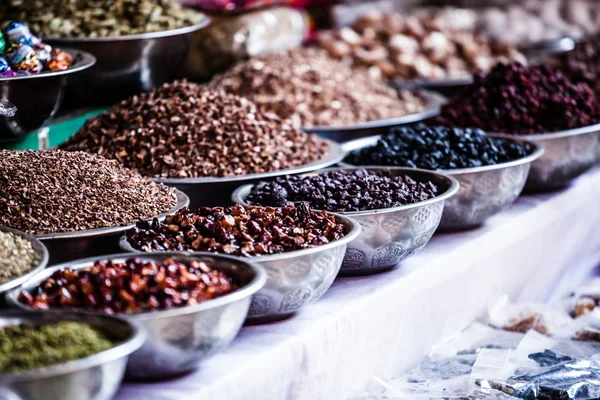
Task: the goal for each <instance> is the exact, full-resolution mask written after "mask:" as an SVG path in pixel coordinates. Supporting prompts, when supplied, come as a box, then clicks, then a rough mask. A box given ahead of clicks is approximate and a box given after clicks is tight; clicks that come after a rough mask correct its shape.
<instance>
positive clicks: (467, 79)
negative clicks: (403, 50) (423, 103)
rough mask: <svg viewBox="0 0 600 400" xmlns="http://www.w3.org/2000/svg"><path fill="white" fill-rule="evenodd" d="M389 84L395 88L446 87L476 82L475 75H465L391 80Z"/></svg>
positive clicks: (425, 88)
mask: <svg viewBox="0 0 600 400" xmlns="http://www.w3.org/2000/svg"><path fill="white" fill-rule="evenodd" d="M388 82H389V85H390V86H391V87H393V88H395V89H408V90H415V89H424V90H427V89H429V90H431V89H446V88H452V87H464V86H468V85H471V84H472V83H473V82H474V78H473V75H464V76H461V77H456V78H444V79H414V80H405V81H402V80H394V79H392V80H390V81H388Z"/></svg>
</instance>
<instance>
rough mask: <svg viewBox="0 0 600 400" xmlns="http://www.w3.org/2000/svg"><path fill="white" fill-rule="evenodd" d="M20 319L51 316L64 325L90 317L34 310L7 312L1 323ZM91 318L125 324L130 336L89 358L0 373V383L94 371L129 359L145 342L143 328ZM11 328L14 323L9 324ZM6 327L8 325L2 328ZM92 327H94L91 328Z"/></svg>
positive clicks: (127, 322) (1, 318)
mask: <svg viewBox="0 0 600 400" xmlns="http://www.w3.org/2000/svg"><path fill="white" fill-rule="evenodd" d="M19 316H21V317H32V316H39V317H40V318H43V317H47V316H51V317H50V318H55V319H56V321H55V322H65V321H75V322H82V323H86V322H85V320H86V318H87V317H89V314H86V313H83V312H79V311H75V310H61V312H55V311H51V310H44V311H39V310H33V311H29V310H27V311H25V310H23V309H21V310H11V311H8V312H6V313H2V314H1V315H0V322H1V321H2V320H3V319H6V318H19ZM94 317H97V318H100V319H103V320H105V321H106V320H112V321H113V322H115V323H119V324H125V325H127V326H128V327H129V328H130V329H131V335H130V336H129V337H128V338H127V339H126V340H124V341H123V342H121V343H119V344H117V345H115V346H113V347H111V348H110V349H107V350H104V351H101V352H99V353H96V354H92V355H91V356H88V357H84V358H79V359H76V360H72V361H67V362H64V363H60V364H53V365H49V366H47V367H39V368H35V369H31V370H26V371H19V372H13V373H8V374H0V383H10V382H19V381H27V380H34V379H36V380H37V379H44V378H51V377H54V376H57V375H68V374H72V373H75V372H79V371H84V370H86V369H89V368H93V367H96V366H99V365H103V364H106V363H109V362H112V361H116V360H118V359H121V358H124V357H128V356H129V355H131V354H132V353H133V352H135V351H136V350H138V349H139V348H140V347H142V345H143V344H144V342H145V341H146V337H147V332H146V330H145V329H143V328H142V327H140V326H138V325H136V324H133V323H131V322H129V321H127V320H125V319H123V318H118V317H116V316H112V315H108V314H97V315H94ZM0 325H2V324H0ZM10 325H14V324H10ZM4 326H7V325H4ZM92 326H93V325H92Z"/></svg>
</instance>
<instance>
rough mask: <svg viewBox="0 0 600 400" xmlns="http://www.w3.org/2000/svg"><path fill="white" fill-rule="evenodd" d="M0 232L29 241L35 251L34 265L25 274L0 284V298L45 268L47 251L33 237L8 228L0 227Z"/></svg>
mask: <svg viewBox="0 0 600 400" xmlns="http://www.w3.org/2000/svg"><path fill="white" fill-rule="evenodd" d="M0 232H11V233H13V234H15V235H18V236H21V237H22V238H24V239H27V240H28V241H30V242H31V247H32V248H33V250H34V251H35V254H36V259H37V261H36V263H35V265H34V266H33V267H32V268H31V270H30V271H29V272H27V273H26V274H23V275H21V276H19V277H17V278H15V279H11V280H10V281H7V282H4V283H0V296H2V295H3V294H4V293H5V292H7V291H9V290H11V289H13V288H16V287H17V286H19V285H21V284H22V283H23V282H25V281H27V280H28V279H29V278H31V277H32V276H33V275H35V274H36V273H38V272H39V271H41V270H43V269H44V268H46V265H48V250H47V249H46V246H44V245H43V244H42V242H40V241H39V240H38V239H36V238H35V237H33V236H31V235H28V234H26V233H25V232H21V231H18V230H16V229H12V228H8V227H6V226H0Z"/></svg>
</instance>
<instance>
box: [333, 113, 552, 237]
mask: <svg viewBox="0 0 600 400" xmlns="http://www.w3.org/2000/svg"><path fill="white" fill-rule="evenodd" d="M344 147H345V148H346V149H348V150H353V151H351V152H350V154H349V155H348V156H347V157H346V159H345V160H344V163H345V164H349V165H353V166H360V165H382V166H400V167H410V168H422V169H427V170H434V171H437V172H440V173H443V174H445V175H448V176H451V177H453V178H455V179H456V180H458V182H460V189H459V190H458V193H457V194H456V195H455V196H453V197H451V198H450V199H448V200H447V201H446V202H445V205H444V214H443V216H442V220H441V222H440V229H441V230H446V231H449V230H460V229H467V228H473V227H475V226H478V225H480V224H482V223H483V222H485V221H486V220H487V219H488V218H490V217H492V216H494V215H496V214H498V213H500V212H502V211H503V210H505V209H507V208H508V207H510V206H511V205H512V204H513V203H514V202H515V200H516V199H517V197H518V196H519V195H520V194H521V192H522V190H523V187H524V185H525V182H526V180H527V176H528V174H529V171H530V167H531V164H532V163H533V162H535V160H536V159H539V158H540V157H541V156H542V154H543V149H542V148H541V146H539V145H537V144H535V143H534V142H528V141H523V140H519V139H515V138H496V137H489V136H487V135H486V134H485V133H484V132H483V131H482V130H480V129H471V128H467V129H459V128H447V127H443V126H433V127H427V126H425V125H417V126H415V127H399V128H395V129H392V130H391V131H390V132H389V133H388V134H386V135H382V136H381V137H372V138H365V139H361V140H356V141H353V142H349V143H347V144H345V146H344Z"/></svg>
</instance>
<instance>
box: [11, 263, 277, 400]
mask: <svg viewBox="0 0 600 400" xmlns="http://www.w3.org/2000/svg"><path fill="white" fill-rule="evenodd" d="M132 256H133V255H132V254H131V253H125V254H112V255H109V256H105V257H102V259H103V260H111V261H115V262H122V261H124V260H126V259H128V258H131V257H132ZM136 257H138V258H140V259H142V260H153V261H160V260H165V259H166V258H173V259H174V260H176V261H181V262H185V261H189V260H199V261H203V262H206V263H207V264H209V265H211V266H212V267H213V268H215V269H217V270H219V271H222V272H224V273H226V274H228V275H229V276H231V277H232V279H233V281H234V282H235V283H236V284H237V285H238V286H239V289H238V290H236V291H235V292H232V293H230V294H227V295H225V296H222V297H219V298H216V299H213V300H208V301H205V302H203V303H200V304H196V305H192V306H186V307H180V308H173V309H170V310H164V311H149V312H144V313H139V314H124V313H123V314H117V315H118V316H119V317H120V318H122V319H124V320H126V321H129V322H131V323H133V324H136V325H138V326H142V327H144V328H145V330H146V331H147V332H148V336H147V339H146V341H145V342H144V344H143V346H142V347H141V348H140V349H139V350H137V351H136V352H135V353H133V354H132V355H131V357H129V361H128V363H127V371H126V377H127V378H128V379H135V380H163V379H167V378H170V377H174V376H177V375H181V374H183V373H185V372H189V371H191V370H194V369H195V368H197V366H198V363H199V362H200V361H201V360H203V359H205V358H206V357H208V356H209V355H212V354H213V353H215V352H216V351H218V350H220V349H222V348H224V347H226V346H228V345H229V343H231V341H232V340H233V339H234V338H235V336H236V335H237V334H238V332H239V330H240V329H241V327H242V324H243V323H244V319H245V318H246V314H247V313H248V307H249V305H250V296H252V295H253V294H254V293H256V292H257V291H258V290H259V289H260V288H261V287H263V285H264V284H265V282H266V280H267V274H266V272H265V271H264V270H263V269H262V268H261V267H260V266H258V265H256V264H255V263H252V262H250V261H248V260H242V259H240V258H235V257H229V256H224V255H217V254H206V253H193V254H192V253H181V252H179V253H178V252H165V253H146V254H138V255H136ZM97 260H98V257H93V258H87V259H83V260H77V261H74V262H70V263H64V264H61V265H58V266H56V267H54V268H48V269H46V270H44V271H42V272H40V273H39V274H37V275H36V276H35V277H33V278H32V279H31V280H30V281H28V282H27V283H26V284H25V285H23V286H22V287H21V288H17V289H14V290H13V291H11V292H10V293H9V294H8V295H7V300H8V301H9V302H10V303H12V304H14V305H16V306H18V307H20V308H23V309H25V310H31V308H30V307H28V306H26V305H24V304H22V303H21V302H20V301H19V293H20V292H21V291H23V290H26V291H28V292H30V293H32V292H33V291H34V290H35V289H36V288H37V287H38V286H39V284H40V283H41V282H42V281H43V280H45V279H46V278H48V277H50V275H52V274H53V273H54V272H55V271H57V270H60V269H64V268H72V269H75V270H78V269H82V268H88V267H90V266H92V265H93V264H94V262H95V261H97ZM54 310H58V309H54ZM81 310H82V312H83V313H85V314H89V315H94V316H102V315H104V314H103V313H102V312H99V311H90V310H83V309H81ZM60 311H61V312H62V310H60ZM86 383H88V382H86ZM88 384H89V383H88ZM53 398H60V397H53ZM79 398H80V397H78V399H79Z"/></svg>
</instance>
